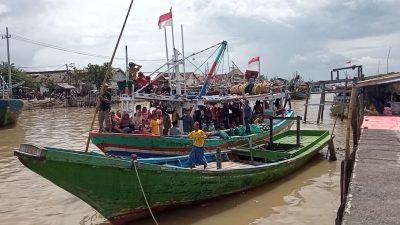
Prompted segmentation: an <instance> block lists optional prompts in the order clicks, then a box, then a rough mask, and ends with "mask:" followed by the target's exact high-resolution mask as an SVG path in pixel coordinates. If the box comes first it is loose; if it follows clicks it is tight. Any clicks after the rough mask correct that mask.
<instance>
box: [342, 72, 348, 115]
mask: <svg viewBox="0 0 400 225" xmlns="http://www.w3.org/2000/svg"><path fill="white" fill-rule="evenodd" d="M346 78H347V77H346ZM347 83H348V82H347V80H346V83H345V88H344V89H345V90H347ZM342 93H343V95H344V96H343V97H344V98H343V102H342V104H341V105H342V114H341V115H340V121H342V122H343V118H344V111H345V108H346V92H342Z"/></svg>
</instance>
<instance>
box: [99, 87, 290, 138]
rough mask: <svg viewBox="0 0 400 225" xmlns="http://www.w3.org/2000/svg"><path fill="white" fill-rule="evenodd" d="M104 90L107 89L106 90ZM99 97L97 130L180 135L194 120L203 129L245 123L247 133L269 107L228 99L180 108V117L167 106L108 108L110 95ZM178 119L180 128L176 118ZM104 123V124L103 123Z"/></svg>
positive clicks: (280, 109) (279, 112)
mask: <svg viewBox="0 0 400 225" xmlns="http://www.w3.org/2000/svg"><path fill="white" fill-rule="evenodd" d="M107 90H108V89H107ZM107 90H106V91H105V93H104V94H103V95H102V96H100V101H101V104H100V107H99V118H98V119H99V128H100V132H114V133H130V134H131V133H133V134H152V135H171V136H174V135H182V134H188V133H189V132H191V131H192V129H193V124H194V123H195V122H198V123H199V128H200V129H201V130H203V131H206V132H213V131H216V130H229V129H233V128H236V127H238V126H240V125H244V126H245V133H246V134H250V133H251V130H250V124H253V123H255V124H260V123H263V121H264V117H265V116H264V113H263V112H264V109H269V108H270V106H269V105H268V103H267V102H263V103H262V102H261V101H256V102H255V104H254V106H253V107H251V106H250V104H249V101H248V100H244V102H243V103H242V102H230V103H222V104H220V103H219V104H215V105H209V106H199V107H198V108H197V109H195V110H193V112H192V109H191V108H188V109H184V110H183V115H182V116H181V117H180V116H179V115H178V112H177V110H175V109H171V108H170V107H168V106H161V105H158V106H153V107H152V108H151V109H149V108H147V107H145V106H143V107H142V106H141V105H137V106H136V108H135V113H134V114H133V115H132V116H131V115H130V114H129V113H128V112H123V111H111V94H110V92H109V91H107ZM274 108H275V111H274V113H275V115H282V116H283V115H284V114H285V111H286V110H285V109H284V108H283V107H282V106H281V103H280V99H276V100H275V101H274ZM179 119H181V120H182V124H183V126H182V127H183V129H182V130H180V129H179V126H178V120H179ZM104 123H105V126H104Z"/></svg>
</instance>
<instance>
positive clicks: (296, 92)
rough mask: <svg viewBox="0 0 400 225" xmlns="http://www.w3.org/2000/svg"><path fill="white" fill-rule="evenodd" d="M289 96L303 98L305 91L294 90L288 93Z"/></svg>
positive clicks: (305, 95)
mask: <svg viewBox="0 0 400 225" xmlns="http://www.w3.org/2000/svg"><path fill="white" fill-rule="evenodd" d="M290 97H292V99H294V100H303V99H306V98H307V93H306V92H302V91H295V92H291V93H290Z"/></svg>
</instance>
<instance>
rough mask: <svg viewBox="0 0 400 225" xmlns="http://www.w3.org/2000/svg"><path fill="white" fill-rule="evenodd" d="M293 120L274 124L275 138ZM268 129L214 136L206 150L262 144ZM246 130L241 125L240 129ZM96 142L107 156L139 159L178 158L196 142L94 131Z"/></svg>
mask: <svg viewBox="0 0 400 225" xmlns="http://www.w3.org/2000/svg"><path fill="white" fill-rule="evenodd" d="M285 116H287V117H293V116H294V111H287V113H286V115H285ZM291 125H292V121H290V120H286V119H275V120H274V121H273V128H272V130H273V135H276V134H279V133H281V132H283V131H286V130H288V129H289V128H290V127H291ZM263 126H264V127H265V128H266V129H260V128H258V127H259V126H257V125H255V124H254V125H253V127H254V129H255V130H256V131H257V132H254V133H253V134H250V135H243V136H240V135H232V136H229V137H226V138H221V137H219V136H212V137H210V138H207V139H206V141H205V148H206V151H215V150H216V149H217V148H227V147H234V146H239V145H243V144H245V143H247V142H248V140H249V138H252V139H253V140H254V141H260V140H263V139H265V138H268V137H269V135H270V131H269V127H266V126H265V125H263ZM241 128H242V129H244V128H243V126H240V127H239V128H237V129H241ZM90 136H91V140H92V143H93V144H95V145H96V146H97V147H98V148H100V149H101V150H102V151H103V152H104V153H107V154H113V155H120V156H130V155H131V154H132V153H135V154H137V155H138V156H139V157H160V156H176V155H184V154H188V153H189V152H190V151H191V149H192V139H189V138H187V137H179V136H175V137H174V136H155V135H151V134H146V135H140V134H120V133H98V132H97V131H92V132H90Z"/></svg>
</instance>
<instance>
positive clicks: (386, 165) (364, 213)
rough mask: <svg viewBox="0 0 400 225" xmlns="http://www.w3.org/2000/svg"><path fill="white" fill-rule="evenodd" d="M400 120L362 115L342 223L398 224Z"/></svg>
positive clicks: (399, 118) (357, 224) (399, 222)
mask: <svg viewBox="0 0 400 225" xmlns="http://www.w3.org/2000/svg"><path fill="white" fill-rule="evenodd" d="M399 124H400V117H366V118H365V120H364V123H363V127H364V129H363V131H362V134H361V138H360V143H359V148H358V150H357V154H356V161H355V166H354V171H353V175H352V180H351V183H350V188H349V195H348V198H347V203H346V208H345V213H344V217H343V223H342V224H346V225H349V224H351V225H361V224H363V225H365V224H371V225H372V224H374V225H375V224H400V125H399Z"/></svg>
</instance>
